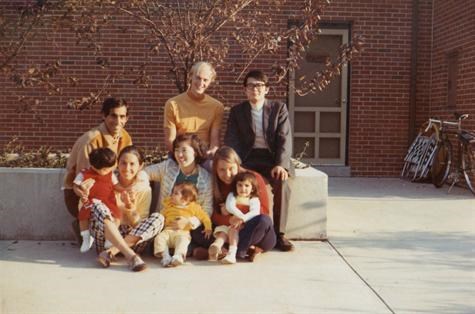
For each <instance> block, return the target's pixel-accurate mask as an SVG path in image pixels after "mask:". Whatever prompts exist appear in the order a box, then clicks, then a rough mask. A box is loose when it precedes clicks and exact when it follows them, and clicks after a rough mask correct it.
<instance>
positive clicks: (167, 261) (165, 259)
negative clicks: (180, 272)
mask: <svg viewBox="0 0 475 314" xmlns="http://www.w3.org/2000/svg"><path fill="white" fill-rule="evenodd" d="M171 262H172V257H171V256H170V255H167V256H163V257H162V260H161V262H160V264H162V266H163V267H168V266H169V265H170V263H171Z"/></svg>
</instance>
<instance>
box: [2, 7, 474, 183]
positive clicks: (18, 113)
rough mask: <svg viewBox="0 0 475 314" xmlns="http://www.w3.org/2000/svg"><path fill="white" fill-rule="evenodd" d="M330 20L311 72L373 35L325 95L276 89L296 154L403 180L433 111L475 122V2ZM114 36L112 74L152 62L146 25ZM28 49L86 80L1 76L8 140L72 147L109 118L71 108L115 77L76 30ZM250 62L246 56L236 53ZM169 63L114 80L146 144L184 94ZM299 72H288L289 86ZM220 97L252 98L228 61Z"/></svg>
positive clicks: (346, 13)
mask: <svg viewBox="0 0 475 314" xmlns="http://www.w3.org/2000/svg"><path fill="white" fill-rule="evenodd" d="M20 2H21V1H2V2H1V3H0V12H5V13H3V14H7V15H8V14H13V12H14V10H15V8H16V6H18V3H20ZM21 3H23V2H21ZM292 10H293V9H289V12H288V15H285V14H284V15H282V19H281V20H282V24H281V25H280V26H281V27H288V24H289V23H291V22H292V20H293V18H292V17H294V16H295V15H298V12H292ZM133 24H134V23H133V22H132V21H131V20H128V19H126V18H124V17H121V18H118V19H116V20H115V25H132V26H133ZM322 27H323V33H322V35H321V36H322V37H321V38H320V40H319V42H318V44H315V45H311V47H310V48H309V50H308V54H307V57H306V59H305V61H304V62H303V63H302V68H301V70H300V72H302V73H305V71H309V70H311V69H313V68H315V67H316V68H318V66H319V65H318V60H319V56H325V55H331V54H332V53H334V51H335V49H336V48H337V47H338V45H339V44H340V43H342V42H344V41H346V40H348V38H351V36H352V35H353V34H361V35H363V36H364V38H365V45H364V51H363V52H362V53H361V54H360V56H358V58H357V59H354V60H353V61H352V62H351V64H350V66H349V67H346V68H345V71H344V72H343V75H342V76H341V77H340V78H338V79H336V80H334V81H333V82H332V84H331V85H330V86H329V88H328V89H327V90H326V91H324V92H322V93H319V94H316V95H312V96H306V97H298V96H295V95H294V94H293V92H292V89H291V88H289V89H287V87H285V86H281V87H277V88H275V89H274V90H273V92H272V93H271V94H272V95H271V97H276V98H279V99H284V100H286V101H287V103H288V104H289V109H290V111H291V115H292V122H293V127H294V136H295V149H294V153H299V152H301V151H302V149H303V146H304V143H306V142H308V143H309V146H308V148H307V149H306V157H307V158H309V160H310V161H311V162H313V163H314V164H316V165H317V167H318V166H321V167H322V168H323V169H330V170H331V171H332V172H339V173H347V174H348V173H351V175H354V176H397V175H398V174H399V172H400V169H401V167H402V160H403V157H404V155H405V153H406V150H407V147H408V145H409V143H410V142H411V140H412V139H413V137H414V136H415V134H417V129H418V126H419V125H420V124H421V123H422V122H423V121H424V120H425V119H427V118H428V117H430V116H440V117H443V118H451V117H452V113H453V112H454V111H457V112H463V113H469V114H470V115H471V118H470V119H469V120H468V121H466V123H465V127H467V128H470V129H475V103H474V99H475V1H471V0H392V1H388V0H351V1H350V0H333V1H332V2H331V5H330V6H329V7H328V8H327V9H326V11H325V13H324V15H323V23H322ZM105 34H106V35H107V36H106V35H104V36H103V37H101V42H102V44H103V49H104V53H106V54H107V55H109V56H111V58H110V69H111V71H115V73H116V74H117V73H122V72H124V73H126V72H127V71H128V69H130V68H131V67H133V66H134V65H140V64H141V63H142V62H143V58H145V56H146V49H147V48H146V47H145V45H144V43H143V37H142V36H140V33H133V32H126V33H121V32H120V31H119V30H118V28H114V27H110V28H108V29H106V30H105ZM25 48H26V49H25V50H24V52H23V53H22V54H21V55H20V56H19V58H18V59H17V60H16V62H17V63H18V65H20V66H23V67H24V68H25V70H26V69H27V68H28V66H29V65H30V64H44V63H45V62H54V61H55V60H56V59H57V58H58V56H60V58H61V61H62V67H61V71H63V72H65V73H66V72H67V73H72V74H73V75H74V76H76V77H78V78H79V84H77V86H69V85H68V83H67V82H64V83H61V82H60V83H59V84H60V85H61V84H62V85H61V86H63V87H64V92H63V93H62V94H61V95H48V94H47V93H46V92H45V90H44V89H41V88H38V87H36V88H27V89H20V88H19V87H18V86H16V85H15V84H13V83H12V82H11V81H10V80H9V79H8V78H7V77H5V76H0V112H1V115H0V130H1V132H0V145H3V144H5V143H7V142H8V141H9V140H11V139H12V138H13V137H15V136H16V137H18V138H19V140H20V141H21V142H22V143H23V144H24V145H25V146H27V147H31V148H33V147H39V146H42V145H43V146H52V147H54V148H59V149H66V148H69V147H71V146H72V144H73V143H74V141H75V140H76V138H77V137H78V136H79V135H80V134H82V133H83V132H85V131H86V130H88V129H90V128H91V127H93V126H95V125H96V124H97V123H98V122H99V121H100V115H99V113H98V111H99V108H97V107H96V108H91V109H88V110H84V111H75V110H71V109H68V108H66V106H65V104H66V103H67V102H68V100H69V99H71V98H74V97H83V96H87V95H88V94H89V92H91V91H94V90H97V88H98V85H100V84H102V83H103V80H104V77H105V75H106V74H105V73H104V71H101V70H100V69H98V66H97V56H94V55H93V54H92V53H91V50H90V49H88V48H87V47H84V46H83V45H79V46H78V45H76V44H75V39H74V38H73V36H70V35H69V36H68V34H67V33H66V32H58V31H57V32H53V31H52V30H51V29H46V28H44V29H41V32H40V35H38V36H35V38H34V39H33V40H31V41H29V42H28V43H26V46H25ZM286 56H287V51H280V52H279V53H277V54H274V55H268V56H265V57H263V58H260V59H259V60H256V62H255V64H254V68H261V69H263V70H265V71H269V70H270V67H271V66H272V64H273V63H274V61H275V60H282V59H284V58H285V57H286ZM239 61H240V59H239V56H235V57H234V59H233V60H232V62H239ZM168 62H169V61H168V59H167V58H166V56H162V57H156V58H155V59H154V62H153V65H152V66H148V67H147V69H146V70H147V72H148V73H151V79H152V80H151V82H150V84H151V88H144V87H138V86H136V85H134V84H133V83H132V81H133V79H131V78H130V77H133V75H131V76H128V77H127V78H124V79H121V78H118V79H116V80H115V81H114V82H113V83H112V84H111V86H110V91H111V94H112V95H114V96H117V97H124V98H125V99H127V100H128V102H129V103H130V104H131V118H130V120H129V123H128V126H127V130H128V131H129V132H130V133H131V135H132V136H133V139H134V142H135V143H136V144H138V145H140V146H145V147H154V146H157V145H162V143H163V142H162V137H163V129H162V123H163V120H162V115H163V105H164V103H165V101H166V99H168V98H169V97H171V96H173V95H175V94H176V93H177V90H176V87H175V86H174V84H173V82H172V80H171V79H170V78H169V77H168V72H167V71H168ZM299 74H300V73H297V75H299ZM293 80H294V76H289V78H288V83H289V84H290V86H292V84H293ZM209 93H210V94H211V95H213V96H215V97H217V98H218V99H220V100H221V101H222V102H223V103H224V104H225V105H227V106H232V105H234V104H237V103H238V102H240V101H242V99H243V97H244V93H243V90H242V87H241V83H240V82H235V77H233V75H232V74H230V73H226V72H225V73H223V72H220V69H219V68H218V82H217V84H215V85H214V86H213V87H212V88H211V89H210V90H209ZM18 95H22V96H24V97H25V98H24V99H29V98H33V97H39V98H40V99H42V102H41V103H40V104H37V105H33V106H31V107H28V108H27V110H23V109H24V105H23V104H24V103H25V102H23V103H22V102H21V99H19V98H18ZM24 111H27V112H24ZM223 129H224V127H223ZM328 167H330V168H328Z"/></svg>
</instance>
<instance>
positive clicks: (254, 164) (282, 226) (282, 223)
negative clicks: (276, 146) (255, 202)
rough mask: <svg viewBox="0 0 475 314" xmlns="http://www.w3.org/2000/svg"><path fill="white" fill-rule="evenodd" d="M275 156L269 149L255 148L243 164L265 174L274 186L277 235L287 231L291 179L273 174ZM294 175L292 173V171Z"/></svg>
mask: <svg viewBox="0 0 475 314" xmlns="http://www.w3.org/2000/svg"><path fill="white" fill-rule="evenodd" d="M274 165H275V161H274V157H273V156H272V154H271V153H270V151H269V150H267V149H253V150H252V151H251V153H250V154H249V156H247V158H246V160H245V161H244V162H243V166H244V167H245V168H247V169H251V170H254V171H256V172H258V173H260V174H261V175H262V176H264V177H265V178H266V179H267V180H268V181H269V183H270V184H271V186H272V193H273V194H274V207H273V217H274V229H275V232H276V234H277V235H279V234H281V233H285V231H286V227H287V217H288V213H289V204H290V186H289V180H285V181H282V180H275V179H274V178H272V176H271V170H272V168H274ZM291 175H292V173H291Z"/></svg>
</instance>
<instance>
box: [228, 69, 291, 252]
mask: <svg viewBox="0 0 475 314" xmlns="http://www.w3.org/2000/svg"><path fill="white" fill-rule="evenodd" d="M268 81H269V80H268V77H267V76H266V75H265V74H264V73H263V72H262V71H260V70H253V71H250V72H249V73H248V74H247V75H246V77H245V78H244V82H243V83H244V88H245V93H246V96H247V101H244V102H242V103H240V104H238V105H236V106H233V107H232V108H231V111H230V114H229V119H228V126H227V129H226V135H225V137H224V144H225V145H227V146H230V147H232V148H233V149H234V150H235V151H236V152H237V153H238V155H239V157H241V159H242V162H243V166H244V167H245V168H248V169H251V170H254V171H257V172H259V173H260V174H262V175H263V176H265V177H266V178H267V179H268V180H269V182H270V183H271V185H272V190H273V193H274V207H273V218H274V229H275V232H276V235H277V244H276V247H277V248H278V249H280V250H281V251H291V250H293V248H294V246H293V244H292V243H291V242H290V241H289V240H288V239H286V238H285V236H284V234H285V229H286V225H287V216H288V210H289V201H290V187H289V184H288V180H287V179H288V178H289V174H290V175H293V171H294V170H293V168H292V166H291V162H290V157H291V154H292V135H291V128H290V120H289V112H288V110H287V107H286V105H285V104H284V103H282V102H279V101H274V100H269V99H267V98H266V95H267V93H268V92H269V84H268Z"/></svg>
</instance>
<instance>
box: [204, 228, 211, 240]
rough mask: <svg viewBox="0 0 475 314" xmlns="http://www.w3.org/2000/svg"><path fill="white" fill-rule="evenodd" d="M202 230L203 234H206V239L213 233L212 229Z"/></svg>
mask: <svg viewBox="0 0 475 314" xmlns="http://www.w3.org/2000/svg"><path fill="white" fill-rule="evenodd" d="M201 232H203V234H204V235H205V239H209V238H211V233H212V231H211V230H203V231H201Z"/></svg>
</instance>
